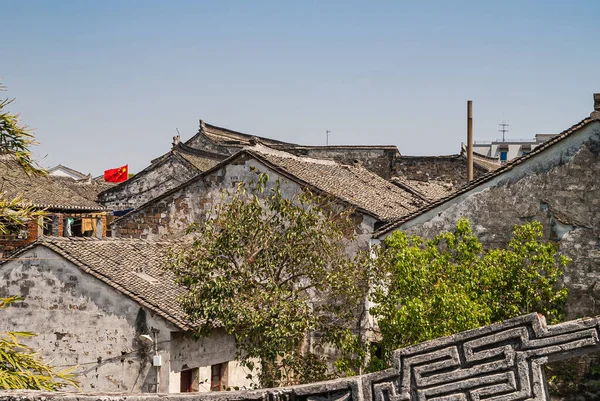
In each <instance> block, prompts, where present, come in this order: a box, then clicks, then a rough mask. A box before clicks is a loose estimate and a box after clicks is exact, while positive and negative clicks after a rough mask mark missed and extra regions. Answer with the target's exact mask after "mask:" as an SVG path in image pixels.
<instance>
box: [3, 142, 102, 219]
mask: <svg viewBox="0 0 600 401" xmlns="http://www.w3.org/2000/svg"><path fill="white" fill-rule="evenodd" d="M67 180H69V181H68V182H67ZM77 182H78V181H75V180H73V179H70V178H59V177H48V176H29V175H27V173H26V172H25V171H24V170H23V169H22V168H21V166H20V165H19V163H18V162H17V161H16V159H15V158H14V156H12V155H10V154H0V193H3V196H4V197H5V198H9V199H13V198H16V197H17V196H22V197H23V201H24V202H31V203H32V204H33V205H34V206H36V207H39V208H49V209H63V210H103V209H104V208H103V207H102V206H100V205H99V204H98V203H96V202H95V200H94V199H92V198H95V195H96V194H97V192H94V191H95V190H96V186H95V185H93V184H92V185H91V186H89V187H84V185H85V184H83V182H81V183H79V184H75V183H77ZM75 188H77V189H75ZM84 188H85V189H84ZM80 189H81V190H80ZM98 190H99V189H98ZM82 193H86V195H82Z"/></svg>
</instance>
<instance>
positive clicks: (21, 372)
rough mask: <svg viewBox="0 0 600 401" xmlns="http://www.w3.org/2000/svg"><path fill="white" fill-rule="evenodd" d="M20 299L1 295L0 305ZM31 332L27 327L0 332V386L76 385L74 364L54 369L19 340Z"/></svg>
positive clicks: (41, 387)
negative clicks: (73, 372)
mask: <svg viewBox="0 0 600 401" xmlns="http://www.w3.org/2000/svg"><path fill="white" fill-rule="evenodd" d="M19 300H20V298H18V297H9V298H0V308H5V307H6V306H8V305H9V304H11V303H13V302H16V301H19ZM33 336H34V334H32V333H29V332H26V331H21V332H16V331H10V332H6V333H0V390H14V389H31V390H50V391H54V390H58V389H60V388H63V387H65V386H69V385H70V386H75V387H77V381H76V379H75V376H74V375H73V374H72V373H71V372H72V370H73V369H74V368H68V369H65V370H60V371H59V370H56V369H54V368H52V367H51V366H50V365H48V364H46V363H44V362H43V361H42V360H41V359H40V358H39V356H38V354H37V353H35V352H34V351H33V350H32V349H31V348H29V347H28V346H27V345H25V344H24V343H22V342H21V339H27V338H31V337H33Z"/></svg>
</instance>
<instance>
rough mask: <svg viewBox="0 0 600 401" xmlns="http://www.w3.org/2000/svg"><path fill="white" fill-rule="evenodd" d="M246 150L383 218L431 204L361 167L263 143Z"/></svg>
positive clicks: (390, 218)
mask: <svg viewBox="0 0 600 401" xmlns="http://www.w3.org/2000/svg"><path fill="white" fill-rule="evenodd" d="M243 152H247V153H249V154H251V155H252V156H254V157H256V158H257V159H259V160H260V161H262V162H263V163H265V164H266V165H267V166H268V167H270V168H272V169H274V170H275V171H278V172H280V173H282V174H283V175H286V176H287V177H289V178H290V179H292V180H296V181H301V183H304V184H308V185H309V186H311V187H314V188H316V189H318V190H319V191H322V192H324V193H326V194H329V195H332V196H334V197H336V198H338V199H340V200H342V201H344V202H347V203H349V204H351V205H353V206H355V207H357V208H359V209H362V210H363V211H365V212H367V213H368V214H371V215H373V216H374V217H376V218H378V219H380V220H393V219H396V218H399V217H401V216H405V215H407V214H409V213H411V212H414V211H415V210H417V209H419V208H420V207H422V206H424V205H425V204H427V202H426V201H424V200H423V199H421V198H420V197H418V196H416V195H414V194H411V193H410V192H407V191H406V190H403V189H401V188H399V187H397V186H396V185H393V184H392V183H390V182H388V181H386V180H385V179H383V178H381V177H379V176H378V175H376V174H375V173H372V172H370V171H369V170H367V169H365V168H363V167H360V166H349V165H344V164H340V163H336V162H334V161H331V160H321V159H313V158H308V157H299V156H294V155H291V154H289V153H286V152H282V151H279V150H274V149H271V148H268V147H266V146H262V145H256V146H253V147H247V148H245V149H244V151H243Z"/></svg>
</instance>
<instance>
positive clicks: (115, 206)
mask: <svg viewBox="0 0 600 401" xmlns="http://www.w3.org/2000/svg"><path fill="white" fill-rule="evenodd" d="M196 174H198V170H197V169H195V168H193V167H191V166H190V165H189V164H187V163H185V162H183V161H182V160H181V159H179V158H178V157H176V156H174V155H173V154H170V155H169V156H167V157H166V158H165V160H162V161H157V162H156V163H155V164H152V165H150V166H149V167H147V168H146V169H144V170H143V171H141V172H140V173H138V174H136V175H135V176H133V177H132V178H131V179H129V180H127V181H125V182H122V183H120V184H119V185H117V186H115V187H112V188H110V189H108V190H106V191H104V192H101V193H100V194H98V202H99V203H100V204H102V205H103V206H105V207H107V208H109V209H111V210H125V209H131V208H136V207H138V206H141V205H143V204H144V203H146V202H148V201H150V200H151V199H154V198H156V197H157V196H159V195H162V194H164V193H165V192H167V191H169V190H171V189H173V188H175V187H177V186H178V185H181V184H183V183H184V182H186V181H188V180H189V179H190V178H192V177H193V176H195V175H196Z"/></svg>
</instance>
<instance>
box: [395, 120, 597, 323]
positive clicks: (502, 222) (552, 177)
mask: <svg viewBox="0 0 600 401" xmlns="http://www.w3.org/2000/svg"><path fill="white" fill-rule="evenodd" d="M599 176H600V123H593V124H591V125H588V126H587V127H585V128H583V129H581V130H580V131H578V132H576V133H574V134H572V135H571V136H570V137H569V138H567V139H566V140H564V141H562V142H560V143H558V144H556V145H554V146H552V147H551V148H549V149H547V150H546V151H544V152H543V153H541V154H539V155H537V156H535V157H533V158H532V159H530V160H529V161H528V162H527V163H522V164H519V165H517V166H515V167H513V169H511V170H510V171H508V172H506V173H504V174H502V175H501V176H499V177H497V178H495V179H494V180H492V181H490V182H488V183H485V184H482V185H480V186H478V187H477V188H474V189H473V190H471V191H469V192H467V193H465V194H463V195H461V196H459V197H457V198H455V199H454V200H452V201H450V202H446V203H445V204H444V205H442V206H440V207H438V208H436V209H433V210H431V211H429V212H427V213H425V214H424V215H421V216H419V217H417V218H415V219H413V220H411V221H408V222H407V223H405V224H404V225H403V226H401V227H400V229H403V230H406V231H408V232H409V233H414V234H418V235H423V236H426V237H432V236H434V235H435V234H437V233H439V232H440V231H443V230H450V229H452V227H453V226H454V225H455V223H456V221H457V220H458V219H459V218H460V217H466V218H468V219H469V220H470V221H471V222H472V225H473V227H474V230H475V231H476V233H477V235H478V236H479V238H480V239H481V241H482V242H483V243H484V245H485V246H487V247H502V246H505V245H506V244H507V242H508V240H509V238H510V236H511V232H512V228H513V226H514V225H516V224H522V223H524V222H527V221H531V220H538V221H540V222H541V223H542V224H543V225H544V237H545V239H546V240H551V241H554V242H556V244H557V246H558V249H559V250H560V252H561V253H563V254H565V255H567V256H569V257H570V258H571V259H572V260H573V261H572V262H571V263H570V264H569V266H568V267H567V269H566V272H565V276H564V282H565V284H566V285H567V286H568V287H569V301H568V309H567V318H570V319H571V318H575V317H579V316H594V315H598V314H600V180H599V179H598V177H599Z"/></svg>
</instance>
